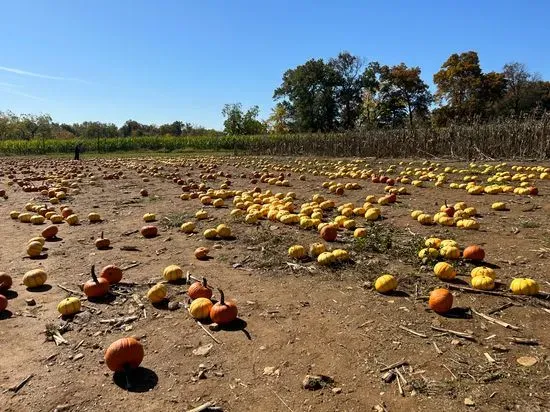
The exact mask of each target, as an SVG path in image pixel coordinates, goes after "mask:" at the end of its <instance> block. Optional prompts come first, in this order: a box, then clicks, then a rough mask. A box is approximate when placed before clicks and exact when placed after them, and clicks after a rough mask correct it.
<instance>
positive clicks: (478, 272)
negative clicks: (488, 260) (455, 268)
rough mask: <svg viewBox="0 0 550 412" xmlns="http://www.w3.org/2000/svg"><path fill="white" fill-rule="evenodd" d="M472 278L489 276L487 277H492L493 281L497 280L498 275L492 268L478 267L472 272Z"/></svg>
mask: <svg viewBox="0 0 550 412" xmlns="http://www.w3.org/2000/svg"><path fill="white" fill-rule="evenodd" d="M470 276H471V277H472V278H475V277H477V276H487V277H490V278H491V279H493V280H495V279H496V277H497V274H496V273H495V271H494V270H493V269H491V268H488V267H486V266H478V267H476V268H473V269H472V271H471V272H470Z"/></svg>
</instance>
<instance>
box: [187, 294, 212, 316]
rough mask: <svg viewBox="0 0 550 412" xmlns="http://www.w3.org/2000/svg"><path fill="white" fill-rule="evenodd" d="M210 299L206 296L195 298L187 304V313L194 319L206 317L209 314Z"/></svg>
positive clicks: (210, 307)
mask: <svg viewBox="0 0 550 412" xmlns="http://www.w3.org/2000/svg"><path fill="white" fill-rule="evenodd" d="M210 309H212V301H211V300H210V299H207V298H197V299H195V300H194V301H193V302H191V305H190V306H189V313H190V314H191V316H193V318H195V319H198V320H200V319H206V318H208V317H209V316H210Z"/></svg>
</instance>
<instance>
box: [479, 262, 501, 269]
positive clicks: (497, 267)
mask: <svg viewBox="0 0 550 412" xmlns="http://www.w3.org/2000/svg"><path fill="white" fill-rule="evenodd" d="M476 266H485V267H488V268H491V269H500V266H499V265H497V264H496V263H489V262H485V261H483V262H479V264H477V265H476Z"/></svg>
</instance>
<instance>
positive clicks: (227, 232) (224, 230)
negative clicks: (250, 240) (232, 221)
mask: <svg viewBox="0 0 550 412" xmlns="http://www.w3.org/2000/svg"><path fill="white" fill-rule="evenodd" d="M216 233H217V234H218V236H219V237H221V238H222V239H227V238H229V237H231V228H230V227H229V226H227V225H225V224H223V223H222V224H221V225H218V227H216Z"/></svg>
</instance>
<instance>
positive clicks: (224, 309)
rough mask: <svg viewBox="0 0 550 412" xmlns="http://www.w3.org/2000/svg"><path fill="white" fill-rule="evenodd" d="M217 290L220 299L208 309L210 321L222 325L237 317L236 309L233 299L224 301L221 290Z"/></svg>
mask: <svg viewBox="0 0 550 412" xmlns="http://www.w3.org/2000/svg"><path fill="white" fill-rule="evenodd" d="M218 291H219V292H220V301H219V302H217V303H216V304H214V305H213V306H212V308H211V309H210V319H212V322H215V323H217V324H219V325H224V324H227V323H230V322H232V321H234V320H235V319H237V314H238V310H237V305H236V304H235V302H234V301H227V302H226V301H225V296H224V294H223V291H222V290H221V289H218Z"/></svg>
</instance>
